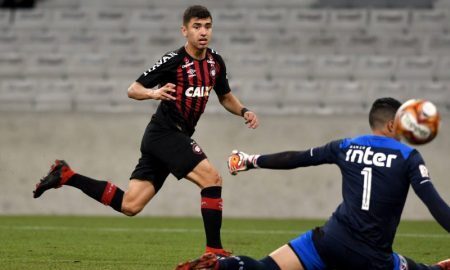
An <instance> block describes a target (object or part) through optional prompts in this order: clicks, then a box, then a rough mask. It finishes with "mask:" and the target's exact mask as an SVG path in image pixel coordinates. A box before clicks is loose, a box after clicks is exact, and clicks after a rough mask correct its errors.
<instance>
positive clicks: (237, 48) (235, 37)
mask: <svg viewBox="0 0 450 270" xmlns="http://www.w3.org/2000/svg"><path fill="white" fill-rule="evenodd" d="M223 41H224V43H225V46H224V47H225V48H224V50H226V51H227V53H228V54H246V53H263V52H267V51H266V48H265V47H264V46H261V44H263V43H264V38H263V37H262V36H261V34H259V33H254V32H252V33H250V32H242V33H240V34H234V33H233V34H230V35H227V38H226V39H225V40H223Z"/></svg>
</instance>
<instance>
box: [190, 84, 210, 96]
mask: <svg viewBox="0 0 450 270" xmlns="http://www.w3.org/2000/svg"><path fill="white" fill-rule="evenodd" d="M211 89H212V86H197V87H193V86H191V87H189V88H188V89H186V91H185V92H184V94H185V95H186V96H187V97H207V96H209V91H211Z"/></svg>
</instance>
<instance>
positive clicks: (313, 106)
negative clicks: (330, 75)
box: [283, 80, 326, 114]
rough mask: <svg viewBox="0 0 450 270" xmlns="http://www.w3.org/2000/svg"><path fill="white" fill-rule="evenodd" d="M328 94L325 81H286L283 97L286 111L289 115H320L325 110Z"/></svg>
mask: <svg viewBox="0 0 450 270" xmlns="http://www.w3.org/2000/svg"><path fill="white" fill-rule="evenodd" d="M325 94H326V92H325V88H324V83H323V81H315V80H290V81H286V89H285V93H284V97H283V105H284V109H285V111H286V112H288V113H292V114H297V113H320V112H322V111H323V110H324V102H323V98H324V95H325Z"/></svg>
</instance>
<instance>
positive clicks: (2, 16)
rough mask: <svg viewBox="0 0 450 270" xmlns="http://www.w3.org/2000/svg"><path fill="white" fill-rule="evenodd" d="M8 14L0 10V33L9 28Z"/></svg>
mask: <svg viewBox="0 0 450 270" xmlns="http://www.w3.org/2000/svg"><path fill="white" fill-rule="evenodd" d="M10 14H11V12H9V10H1V9H0V31H2V30H6V29H7V28H9V27H10V19H11V17H10Z"/></svg>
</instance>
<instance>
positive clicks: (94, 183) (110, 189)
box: [33, 160, 124, 212]
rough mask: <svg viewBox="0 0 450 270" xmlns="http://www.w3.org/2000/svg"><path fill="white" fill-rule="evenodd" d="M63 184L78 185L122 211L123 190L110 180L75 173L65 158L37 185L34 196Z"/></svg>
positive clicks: (89, 194) (56, 163) (101, 200)
mask: <svg viewBox="0 0 450 270" xmlns="http://www.w3.org/2000/svg"><path fill="white" fill-rule="evenodd" d="M62 185H68V186H73V187H76V188H78V189H80V190H81V191H83V192H84V193H85V194H86V195H88V196H89V197H91V198H93V199H95V200H97V201H99V202H101V203H103V204H105V205H109V206H111V207H112V208H113V209H114V210H116V211H119V212H121V206H122V199H123V194H124V192H123V190H121V189H120V188H118V187H117V186H116V185H114V184H113V183H111V182H109V181H102V180H96V179H92V178H89V177H86V176H83V175H81V174H77V173H75V172H74V171H73V170H72V169H71V168H70V167H69V165H68V164H67V163H66V162H65V161H64V160H56V161H55V164H53V165H52V167H51V168H50V171H49V172H48V174H47V175H46V176H45V177H44V178H43V179H42V180H41V181H40V182H39V183H38V184H37V185H36V189H35V190H34V191H33V193H34V196H33V197H34V198H38V197H40V196H41V195H42V194H43V193H44V192H45V191H47V190H48V189H51V188H59V187H61V186H62Z"/></svg>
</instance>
